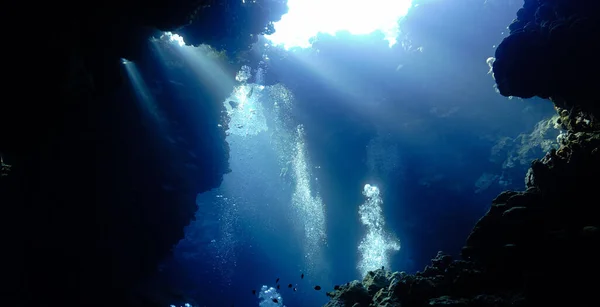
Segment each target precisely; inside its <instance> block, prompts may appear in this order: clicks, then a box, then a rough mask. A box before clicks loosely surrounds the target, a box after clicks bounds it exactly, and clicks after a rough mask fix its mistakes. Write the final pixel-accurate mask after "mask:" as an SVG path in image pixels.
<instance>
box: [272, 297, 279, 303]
mask: <svg viewBox="0 0 600 307" xmlns="http://www.w3.org/2000/svg"><path fill="white" fill-rule="evenodd" d="M271 300H272V301H273V303H279V300H278V299H276V298H274V299H271Z"/></svg>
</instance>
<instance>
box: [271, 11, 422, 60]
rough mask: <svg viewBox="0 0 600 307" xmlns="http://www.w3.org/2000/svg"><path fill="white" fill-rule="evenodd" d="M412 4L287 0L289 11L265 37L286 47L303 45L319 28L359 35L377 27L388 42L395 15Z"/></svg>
mask: <svg viewBox="0 0 600 307" xmlns="http://www.w3.org/2000/svg"><path fill="white" fill-rule="evenodd" d="M411 5H412V0H371V1H364V0H288V8H289V10H288V13H287V14H285V15H283V17H282V18H281V20H280V21H279V22H277V23H275V31H276V32H275V33H274V34H273V35H269V36H267V38H268V39H269V40H271V42H273V44H275V45H283V46H284V48H286V49H289V48H292V47H302V48H306V47H310V42H309V40H310V38H311V37H314V36H316V35H317V33H319V32H321V33H328V34H332V35H335V33H336V32H339V31H344V30H345V31H348V32H350V33H352V34H355V35H361V34H369V33H373V32H375V31H377V30H380V31H381V32H383V34H384V35H385V38H386V39H387V40H388V42H389V43H390V46H391V45H393V44H395V43H396V38H397V37H398V32H399V30H398V19H400V18H401V17H404V16H405V15H406V14H407V13H408V10H409V8H410V7H411Z"/></svg>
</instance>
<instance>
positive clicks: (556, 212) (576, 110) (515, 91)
mask: <svg viewBox="0 0 600 307" xmlns="http://www.w3.org/2000/svg"><path fill="white" fill-rule="evenodd" d="M599 8H600V5H599V4H598V3H597V1H583V0H581V1H575V0H571V1H566V0H565V1H561V0H554V1H552V0H548V1H545V0H539V1H538V0H525V1H524V5H523V8H522V9H520V10H519V11H518V12H517V19H515V20H514V22H513V23H512V24H511V25H510V27H509V28H510V31H511V34H510V35H509V36H508V37H506V38H505V39H504V40H503V42H502V43H501V44H500V45H499V46H498V48H497V50H496V60H495V62H494V64H493V72H494V78H495V80H496V83H497V86H498V89H499V91H500V93H501V94H502V95H504V96H517V97H522V98H530V97H533V96H539V97H542V98H546V99H549V100H550V101H551V102H553V103H554V106H555V109H556V110H557V112H558V115H559V119H558V120H557V123H558V124H560V125H561V127H562V128H563V129H565V130H566V134H565V136H564V137H562V138H561V139H560V144H559V145H560V146H559V148H558V149H554V148H553V149H551V150H550V151H549V152H548V153H547V154H546V155H545V156H544V157H542V158H540V159H536V160H534V161H533V162H532V163H531V167H530V169H529V171H528V173H527V175H526V178H525V184H526V190H525V191H520V192H516V191H505V192H503V193H501V194H500V195H498V197H496V199H494V200H493V201H492V205H491V207H490V209H489V211H488V212H487V213H486V214H485V215H484V216H483V217H482V218H481V219H480V220H479V221H478V222H477V223H476V225H475V227H474V228H473V230H472V232H471V234H470V235H469V236H468V238H467V240H466V244H465V246H464V247H463V249H462V252H461V258H462V259H460V260H453V259H452V257H451V256H449V255H446V254H444V253H443V252H439V253H438V255H437V256H436V257H435V258H434V259H432V261H431V265H428V266H426V267H425V269H424V270H423V271H421V272H418V273H416V274H414V275H410V274H406V273H403V272H402V273H399V272H395V273H392V272H386V271H383V270H377V271H373V272H370V273H369V274H367V276H365V278H364V279H363V281H362V282H359V281H353V282H351V283H348V284H347V285H345V286H342V287H340V289H339V290H335V291H333V292H329V293H328V296H330V297H331V301H330V302H329V303H328V304H327V305H326V306H353V307H358V306H403V307H409V306H455V307H458V306H461V307H463V306H464V307H471V306H472V307H476V306H477V307H480V306H481V307H487V306H496V307H500V306H582V307H583V306H596V305H597V304H598V303H597V297H596V293H595V292H596V289H598V286H599V285H600V282H599V281H598V280H597V276H598V274H600V262H599V261H598V257H597V254H596V252H595V251H596V250H597V249H598V247H599V246H600V214H599V213H598V210H597V208H595V205H596V204H597V203H598V200H599V199H598V195H597V188H598V186H599V184H600V177H598V173H600V123H599V122H598V120H597V118H598V111H599V109H598V98H597V93H596V92H595V91H596V90H597V89H596V85H597V84H598V74H597V71H598V69H599V68H600V67H598V65H599V64H598V61H596V60H595V58H594V57H595V55H597V54H599V51H600V42H599V41H598V39H597V38H598V34H597V33H598V30H599V28H598V25H599V22H600V9H599Z"/></svg>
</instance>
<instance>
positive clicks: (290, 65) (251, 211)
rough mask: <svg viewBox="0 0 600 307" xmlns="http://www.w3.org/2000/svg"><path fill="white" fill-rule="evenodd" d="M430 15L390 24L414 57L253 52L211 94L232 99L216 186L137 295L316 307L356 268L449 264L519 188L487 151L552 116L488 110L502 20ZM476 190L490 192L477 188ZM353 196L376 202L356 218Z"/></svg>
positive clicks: (476, 7)
mask: <svg viewBox="0 0 600 307" xmlns="http://www.w3.org/2000/svg"><path fill="white" fill-rule="evenodd" d="M431 3H432V4H430V6H428V7H426V8H425V9H423V10H419V11H416V13H414V15H411V13H410V12H409V15H408V16H407V18H406V21H405V23H404V24H403V25H404V27H405V29H406V31H407V32H408V33H409V34H410V39H411V42H412V43H413V44H415V46H417V45H419V46H423V47H424V48H423V49H422V50H423V51H422V52H421V51H419V52H417V53H415V52H413V51H411V52H409V51H407V50H405V49H402V48H400V47H398V46H395V47H391V48H390V47H388V46H387V44H383V43H381V41H382V37H381V36H379V35H366V36H360V37H358V36H352V35H345V36H342V37H334V36H323V37H321V40H320V45H319V46H321V48H322V49H321V52H320V53H318V54H317V53H315V52H313V51H314V50H296V51H273V50H271V49H260V48H259V49H258V53H259V54H263V55H269V57H270V58H271V60H270V62H267V63H265V62H262V63H259V61H258V60H257V61H254V62H252V61H250V64H249V65H248V66H247V67H245V68H242V69H241V70H240V72H239V73H238V76H240V78H238V80H236V79H235V78H233V76H228V77H227V78H229V79H227V80H225V81H223V84H225V83H227V84H231V85H232V86H233V87H234V92H233V93H232V94H231V96H230V97H229V98H227V99H226V100H225V101H223V105H224V106H225V108H226V111H227V113H228V115H229V117H230V123H229V129H228V130H227V138H226V141H227V142H228V144H229V146H230V160H229V163H230V169H231V172H230V173H228V174H226V175H225V176H224V178H223V182H222V184H221V186H220V187H219V188H217V189H214V190H212V191H208V192H205V193H202V194H199V195H198V198H197V205H198V212H197V214H196V220H195V221H193V222H192V223H191V224H190V225H189V226H188V227H187V229H186V231H185V233H186V237H185V238H184V239H183V240H181V242H179V244H178V245H177V246H176V247H174V249H173V255H172V257H171V258H169V259H167V260H165V262H164V263H163V264H162V265H161V267H160V268H159V270H158V272H157V275H156V276H155V277H154V279H153V280H152V281H151V282H149V283H148V287H150V288H156V289H161V290H160V291H163V292H168V293H169V294H168V295H171V297H172V298H173V304H174V305H176V306H181V305H182V304H184V303H186V302H188V303H190V304H191V305H192V306H210V307H213V306H215V307H217V306H282V305H285V306H320V305H323V304H325V303H326V302H327V301H328V298H327V296H326V295H325V292H326V291H330V290H331V289H332V288H333V286H334V285H336V284H343V283H346V282H349V281H351V280H354V279H362V276H363V274H364V269H363V267H364V266H365V265H366V267H367V268H369V267H370V268H371V269H377V268H380V267H381V265H385V267H386V269H390V270H397V271H407V272H411V273H414V272H416V271H418V270H421V269H422V268H423V267H424V266H425V265H426V264H428V262H429V259H431V258H432V257H433V256H435V254H436V253H437V251H438V250H443V251H445V252H447V253H450V254H452V255H455V256H457V255H458V253H459V251H460V248H461V247H462V245H463V243H464V240H465V239H466V236H467V235H468V233H469V232H470V230H471V228H472V226H473V225H474V223H475V222H476V221H477V219H478V218H479V217H480V216H481V215H482V214H483V213H484V212H485V211H486V210H487V208H488V205H489V203H490V201H491V200H492V199H493V197H495V195H497V194H498V193H499V192H500V191H502V190H505V189H521V188H522V187H523V176H524V174H525V172H526V170H527V167H528V165H527V164H522V165H516V166H514V167H512V168H510V169H507V168H506V166H503V161H504V160H505V159H506V156H502V157H500V160H498V157H497V156H496V157H495V156H494V153H493V151H492V148H494V145H496V144H497V143H498V141H499V140H500V139H501V138H502V137H510V138H515V137H516V136H518V135H519V134H521V133H526V134H529V133H532V131H533V130H534V127H535V124H536V123H537V122H538V121H539V120H542V119H544V118H547V117H549V116H551V114H552V113H553V110H552V109H551V107H549V106H546V105H544V106H540V105H539V104H537V103H536V101H534V100H531V101H521V100H516V99H515V100H509V99H506V98H503V97H501V96H500V95H498V94H497V93H496V92H495V91H494V88H493V84H494V81H493V79H492V77H491V76H490V75H488V74H487V71H488V67H487V64H486V59H487V58H488V57H489V56H492V55H493V52H494V47H493V46H494V45H495V44H497V43H498V42H500V41H501V39H502V37H503V36H502V34H501V33H502V31H503V30H505V28H506V25H508V23H509V22H510V20H511V19H512V16H513V15H514V11H515V10H514V9H515V8H514V7H511V6H510V5H497V6H494V9H493V10H492V9H490V7H489V4H488V5H487V6H486V5H484V1H464V2H460V3H459V1H449V0H448V1H431ZM517 4H518V3H517ZM517 4H515V5H517ZM402 39H406V37H404V36H403V37H400V38H399V41H401V40H402ZM157 48H160V46H159V47H157ZM182 48H192V47H186V46H184V47H182ZM282 52H283V53H286V54H287V55H286V56H285V57H281V56H278V55H281V54H282ZM182 54H184V53H182ZM185 54H187V53H185ZM181 58H182V59H184V60H189V59H187V58H186V56H185V55H181ZM165 65H167V64H165ZM170 69H171V71H176V69H174V68H170ZM212 73H213V75H211V74H210V73H207V74H208V76H213V77H214V79H215V80H217V79H218V78H226V77H224V76H223V75H218V74H216V73H214V72H212ZM187 77H188V78H189V76H187ZM211 82H216V81H214V80H213V81H211ZM230 101H233V102H234V103H230ZM515 146H516V145H515ZM484 174H491V176H496V177H494V178H496V179H495V181H494V182H493V183H492V184H490V185H489V186H485V187H484V188H481V186H479V185H478V184H477V182H478V180H479V179H480V178H482V176H483V175H484ZM500 176H502V178H503V181H500V180H499V179H498V178H500ZM367 184H370V185H372V186H375V187H377V188H378V191H379V196H380V200H381V201H382V202H380V200H377V201H374V200H373V199H371V201H373V202H374V204H370V203H369V201H370V198H369V197H367V196H366V195H364V193H363V192H364V191H365V190H364V189H365V185H367ZM361 205H363V206H364V207H363V208H364V209H363V210H362V212H363V217H364V216H365V214H367V215H369V217H368V218H367V220H369V221H370V222H369V223H372V224H373V225H375V224H376V225H375V226H373V225H371V226H368V225H365V224H364V223H363V222H361V214H360V213H359V211H360V206H361ZM378 210H381V211H378ZM365 212H366V213H365ZM369 227H371V228H369ZM369 229H371V230H372V232H369ZM369 234H372V235H373V236H369ZM361 244H363V246H367V247H368V248H367V249H366V250H368V251H374V252H373V255H371V256H373V257H374V258H372V259H367V260H365V257H367V256H368V255H367V253H365V252H361V251H360V249H359V246H360V245H361ZM369 244H370V245H369ZM396 245H397V246H396ZM392 246H396V247H400V248H399V249H398V248H391V247H392ZM378 248H381V251H377V250H378ZM363 250H364V249H363ZM361 263H362V264H363V265H362V266H361ZM301 274H305V277H304V278H300V276H301ZM278 278H279V279H280V281H279V284H280V285H281V289H276V286H277V284H276V279H278ZM290 283H291V284H292V285H293V287H292V288H288V286H287V285H288V284H290ZM317 285H318V286H320V287H322V289H321V290H315V289H314V287H315V286H317ZM263 287H264V288H263ZM271 288H273V289H271ZM294 288H295V289H296V291H294ZM165 289H167V290H165ZM261 289H263V290H262V291H261ZM252 290H256V291H257V294H256V295H253V294H252ZM274 297H276V298H277V300H278V303H274V302H273V301H272V298H274Z"/></svg>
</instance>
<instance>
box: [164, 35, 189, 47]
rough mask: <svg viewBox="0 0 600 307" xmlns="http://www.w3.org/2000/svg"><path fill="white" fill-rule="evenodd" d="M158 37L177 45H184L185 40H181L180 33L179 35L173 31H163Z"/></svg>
mask: <svg viewBox="0 0 600 307" xmlns="http://www.w3.org/2000/svg"><path fill="white" fill-rule="evenodd" d="M160 39H161V40H166V41H169V42H171V43H174V44H177V45H179V46H185V42H184V41H183V37H181V35H179V34H175V33H171V32H165V33H163V35H161V36H160Z"/></svg>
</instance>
